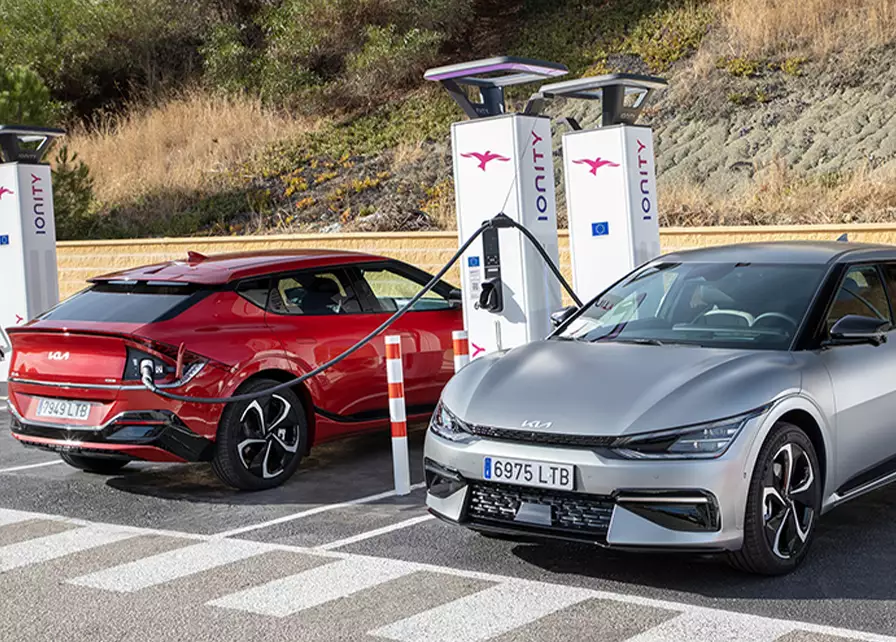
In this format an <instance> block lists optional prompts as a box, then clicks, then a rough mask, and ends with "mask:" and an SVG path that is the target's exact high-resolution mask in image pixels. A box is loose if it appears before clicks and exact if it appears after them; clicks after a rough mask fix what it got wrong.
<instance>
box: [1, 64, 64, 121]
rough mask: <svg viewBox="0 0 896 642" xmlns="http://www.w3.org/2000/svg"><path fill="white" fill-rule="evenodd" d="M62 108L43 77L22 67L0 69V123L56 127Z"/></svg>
mask: <svg viewBox="0 0 896 642" xmlns="http://www.w3.org/2000/svg"><path fill="white" fill-rule="evenodd" d="M60 111H61V106H60V105H59V103H57V102H55V101H54V100H52V99H51V98H50V90H49V89H47V86H46V85H45V84H44V81H43V80H41V77H40V76H39V75H38V74H37V73H35V72H34V71H32V70H31V69H29V68H28V67H23V66H21V65H15V66H12V67H9V68H8V69H2V68H0V124H8V125H9V124H15V125H37V126H42V127H46V126H48V125H53V124H55V123H56V121H57V120H58V118H59V115H60Z"/></svg>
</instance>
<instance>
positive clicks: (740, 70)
mask: <svg viewBox="0 0 896 642" xmlns="http://www.w3.org/2000/svg"><path fill="white" fill-rule="evenodd" d="M762 67H763V64H762V61H761V60H753V59H752V58H719V59H718V60H717V61H716V68H717V69H723V70H724V71H727V72H728V73H729V74H731V75H732V76H738V77H740V78H753V77H756V76H758V75H759V73H760V70H761V69H762Z"/></svg>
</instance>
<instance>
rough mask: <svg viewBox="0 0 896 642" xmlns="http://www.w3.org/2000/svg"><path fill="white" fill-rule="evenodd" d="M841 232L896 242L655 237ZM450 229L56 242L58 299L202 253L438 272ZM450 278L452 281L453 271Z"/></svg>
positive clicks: (704, 241) (689, 242)
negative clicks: (263, 253) (351, 259)
mask: <svg viewBox="0 0 896 642" xmlns="http://www.w3.org/2000/svg"><path fill="white" fill-rule="evenodd" d="M844 232H848V233H849V240H850V241H861V242H866V243H892V244H896V223H894V224H889V223H880V224H878V223H875V224H865V225H800V226H769V227H758V226H757V227H702V228H666V229H663V230H662V232H661V243H662V248H663V251H664V252H669V251H673V250H681V249H688V248H695V247H705V246H710V245H724V244H727V243H745V242H750V241H770V240H835V239H836V238H837V237H838V236H840V235H841V234H843V233H844ZM457 245H458V243H457V235H456V234H455V233H454V232H408V233H400V232H395V233H391V232H390V233H377V234H290V235H282V236H241V237H205V238H203V237H193V238H162V239H136V240H122V241H62V242H60V243H59V245H58V252H59V290H60V292H59V294H60V296H62V297H63V298H64V297H67V296H70V295H71V294H74V293H75V292H77V291H78V290H80V289H82V288H83V287H84V283H85V281H86V280H87V279H88V278H90V277H92V276H96V275H99V274H104V273H107V272H113V271H116V270H121V269H125V268H128V267H135V266H138V265H145V264H149V263H158V262H161V261H169V260H172V259H180V258H186V256H187V252H188V251H189V250H193V251H196V252H201V253H202V254H220V253H225V252H246V251H252V250H282V249H293V250H297V249H305V248H334V249H341V250H355V251H359V252H369V253H371V254H381V255H384V256H389V257H394V258H397V259H400V260H402V261H405V262H407V263H412V264H414V265H417V266H419V267H421V268H423V269H424V270H428V271H430V272H434V271H436V270H438V269H439V268H440V267H441V266H442V265H444V264H445V262H447V261H448V259H449V258H450V257H451V255H452V254H453V253H454V252H455V251H456V249H457ZM560 261H561V264H562V267H563V269H564V272H566V273H567V275H568V266H569V237H568V236H567V233H566V232H565V231H562V232H561V234H560ZM448 280H449V281H452V282H454V283H458V282H459V279H458V277H457V271H456V270H455V271H453V272H452V273H451V274H449V276H448Z"/></svg>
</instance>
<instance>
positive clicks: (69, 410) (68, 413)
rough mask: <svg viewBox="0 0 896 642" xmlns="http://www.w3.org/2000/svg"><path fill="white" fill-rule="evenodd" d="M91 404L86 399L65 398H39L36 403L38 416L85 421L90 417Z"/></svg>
mask: <svg viewBox="0 0 896 642" xmlns="http://www.w3.org/2000/svg"><path fill="white" fill-rule="evenodd" d="M91 405H92V404H90V403H87V402H86V401H69V400H67V399H41V400H40V401H39V402H38V404H37V416H38V417H52V418H53V419H72V420H75V421H87V420H88V419H89V418H90V407H91Z"/></svg>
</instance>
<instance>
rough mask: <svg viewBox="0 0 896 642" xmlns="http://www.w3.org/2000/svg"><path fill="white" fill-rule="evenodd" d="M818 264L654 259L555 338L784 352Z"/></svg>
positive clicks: (801, 314)
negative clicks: (657, 261) (697, 261)
mask: <svg viewBox="0 0 896 642" xmlns="http://www.w3.org/2000/svg"><path fill="white" fill-rule="evenodd" d="M824 271H825V266H823V265H799V264H767V263H765V264H763V263H654V264H651V265H648V266H646V267H644V268H643V269H641V270H638V271H637V272H635V273H633V274H632V275H630V276H629V277H627V278H626V279H624V280H623V281H621V282H619V283H617V284H616V285H614V286H613V287H612V288H610V289H609V290H607V291H606V292H604V293H603V294H602V295H600V296H599V297H597V298H595V299H594V300H593V301H592V302H590V303H589V304H588V306H587V307H586V309H585V310H584V311H583V312H582V313H581V314H579V315H577V316H576V317H574V318H573V320H572V321H571V322H570V323H569V324H568V325H567V326H566V327H565V328H564V329H563V330H562V332H561V333H560V334H559V335H558V338H560V339H567V340H571V339H574V340H581V341H589V342H592V341H614V342H630V343H649V344H667V343H680V344H692V345H700V346H707V347H719V348H750V349H766V350H786V349H788V348H789V347H790V344H791V342H792V340H793V336H794V334H795V333H796V331H797V328H798V327H799V325H800V323H801V322H802V319H803V317H804V316H805V315H806V312H807V310H808V308H809V305H810V302H811V300H812V296H813V294H814V293H815V291H816V290H817V288H818V285H819V283H820V281H821V278H822V276H823V274H824Z"/></svg>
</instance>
